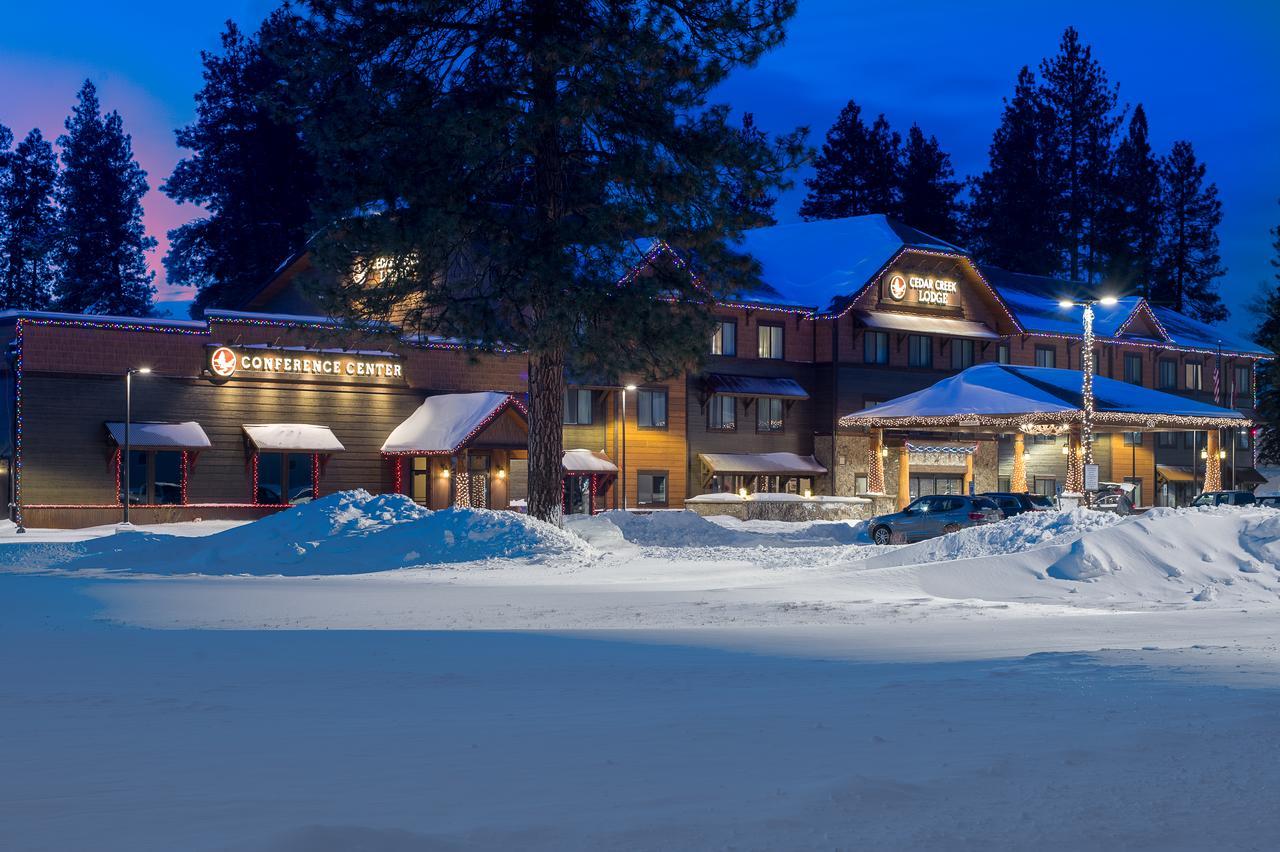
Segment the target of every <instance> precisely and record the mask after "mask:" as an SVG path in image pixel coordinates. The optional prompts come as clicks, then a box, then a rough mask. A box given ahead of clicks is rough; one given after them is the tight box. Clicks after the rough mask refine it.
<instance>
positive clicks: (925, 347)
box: [907, 334, 933, 367]
mask: <svg viewBox="0 0 1280 852" xmlns="http://www.w3.org/2000/svg"><path fill="white" fill-rule="evenodd" d="M907 356H908V358H907V363H909V364H910V365H911V366H912V367H932V366H933V338H931V337H928V336H926V335H923V334H913V335H911V336H910V337H908V338H907Z"/></svg>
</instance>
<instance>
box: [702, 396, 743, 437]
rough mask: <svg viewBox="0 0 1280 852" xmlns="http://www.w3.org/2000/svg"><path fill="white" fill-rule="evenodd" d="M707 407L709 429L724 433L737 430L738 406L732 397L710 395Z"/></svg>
mask: <svg viewBox="0 0 1280 852" xmlns="http://www.w3.org/2000/svg"><path fill="white" fill-rule="evenodd" d="M708 406H709V411H708V421H707V425H708V426H709V428H711V429H718V430H720V431H724V432H731V431H733V430H734V429H737V428H738V404H737V400H736V399H735V398H734V397H731V396H725V395H724V394H721V393H717V394H712V396H711V400H710V401H709V402H708Z"/></svg>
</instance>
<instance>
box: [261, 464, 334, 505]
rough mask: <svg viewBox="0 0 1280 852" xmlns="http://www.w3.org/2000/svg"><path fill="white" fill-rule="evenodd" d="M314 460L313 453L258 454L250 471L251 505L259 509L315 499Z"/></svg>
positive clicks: (308, 501)
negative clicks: (253, 487)
mask: <svg viewBox="0 0 1280 852" xmlns="http://www.w3.org/2000/svg"><path fill="white" fill-rule="evenodd" d="M315 461H316V458H315V455H314V454H313V453H259V454H258V455H257V456H255V460H254V466H255V467H254V470H255V474H256V477H255V478H256V479H257V486H258V488H257V491H256V493H255V494H254V502H255V503H260V504H263V505H268V506H273V505H284V504H294V503H310V502H311V501H312V500H314V499H315V496H316V488H317V486H318V485H319V483H318V482H316V464H315Z"/></svg>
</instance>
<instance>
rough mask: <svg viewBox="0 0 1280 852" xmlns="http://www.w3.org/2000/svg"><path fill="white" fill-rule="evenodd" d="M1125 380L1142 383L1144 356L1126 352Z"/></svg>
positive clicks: (1137, 383)
mask: <svg viewBox="0 0 1280 852" xmlns="http://www.w3.org/2000/svg"><path fill="white" fill-rule="evenodd" d="M1124 380H1125V381H1126V382H1128V383H1129V384H1131V385H1140V384H1142V356H1141V355H1132V354H1126V355H1125V356H1124Z"/></svg>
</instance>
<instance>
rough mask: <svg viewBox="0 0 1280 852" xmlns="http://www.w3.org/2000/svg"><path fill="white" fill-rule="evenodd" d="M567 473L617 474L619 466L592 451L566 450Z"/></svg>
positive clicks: (565, 465)
mask: <svg viewBox="0 0 1280 852" xmlns="http://www.w3.org/2000/svg"><path fill="white" fill-rule="evenodd" d="M564 472H565V473H617V472H618V466H617V465H616V464H614V463H613V462H611V461H609V457H608V456H607V455H605V454H604V453H593V452H591V450H565V451H564Z"/></svg>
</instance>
